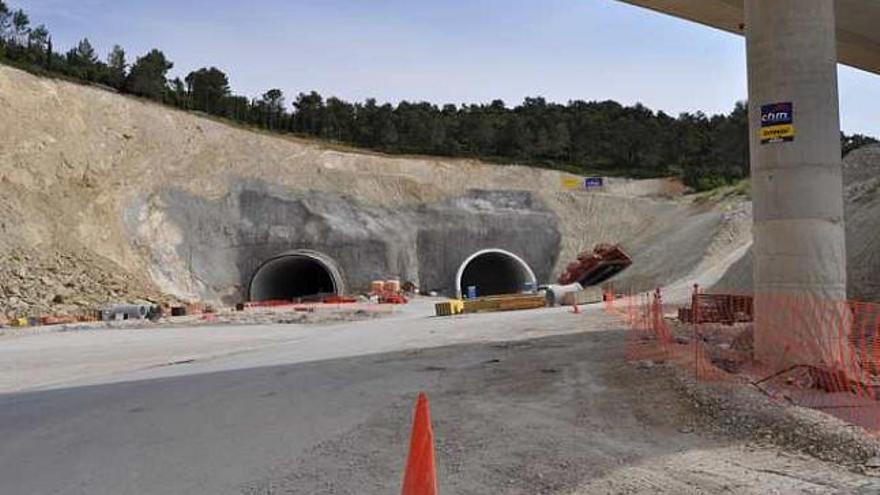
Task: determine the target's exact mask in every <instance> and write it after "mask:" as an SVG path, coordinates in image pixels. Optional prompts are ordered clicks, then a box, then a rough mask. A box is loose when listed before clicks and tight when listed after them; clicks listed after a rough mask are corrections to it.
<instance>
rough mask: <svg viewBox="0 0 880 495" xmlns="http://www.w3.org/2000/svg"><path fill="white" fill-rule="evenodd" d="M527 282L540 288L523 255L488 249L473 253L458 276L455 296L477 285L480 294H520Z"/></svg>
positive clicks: (533, 287) (456, 277)
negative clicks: (521, 256)
mask: <svg viewBox="0 0 880 495" xmlns="http://www.w3.org/2000/svg"><path fill="white" fill-rule="evenodd" d="M527 284H531V287H532V289H535V288H536V287H537V279H536V278H535V273H534V272H533V271H532V269H531V268H530V267H529V265H528V263H526V262H525V261H523V259H522V258H520V257H519V256H517V255H515V254H513V253H511V252H509V251H505V250H503V249H486V250H483V251H479V252H476V253H474V254H472V255H471V256H470V257H469V258H468V259H466V260H465V261H464V263H462V264H461V266H460V267H459V269H458V273H457V274H456V276H455V293H456V294H455V295H456V296H457V297H461V296H462V294H467V291H468V287H471V286H474V287H476V288H477V296H495V295H500V294H518V293H520V292H522V291H523V290H524V289H525V287H526V285H527Z"/></svg>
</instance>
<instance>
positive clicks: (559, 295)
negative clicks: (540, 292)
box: [545, 282, 584, 306]
mask: <svg viewBox="0 0 880 495" xmlns="http://www.w3.org/2000/svg"><path fill="white" fill-rule="evenodd" d="M582 290H584V288H583V286H582V285H581V284H579V283H577V282H575V283H573V284H569V285H548V286H547V292H546V294H545V295H546V297H547V304H548V305H550V306H562V305H563V299H565V295H566V294H569V293H572V292H580V291H582Z"/></svg>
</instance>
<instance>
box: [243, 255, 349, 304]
mask: <svg viewBox="0 0 880 495" xmlns="http://www.w3.org/2000/svg"><path fill="white" fill-rule="evenodd" d="M344 293H345V282H344V279H343V277H342V271H341V270H340V269H339V265H338V264H337V263H336V261H334V260H333V258H331V257H329V256H327V255H325V254H323V253H320V252H318V251H311V250H307V249H297V250H293V251H286V252H284V253H280V254H277V255H275V256H273V257H271V258H269V259H267V260H266V261H264V262H263V263H262V264H261V265H260V266H259V267H258V268H257V269H256V270H254V274H253V275H252V276H251V280H250V283H249V284H248V293H247V299H248V301H271V300H294V299H302V298H309V297H320V296H324V295H341V294H344Z"/></svg>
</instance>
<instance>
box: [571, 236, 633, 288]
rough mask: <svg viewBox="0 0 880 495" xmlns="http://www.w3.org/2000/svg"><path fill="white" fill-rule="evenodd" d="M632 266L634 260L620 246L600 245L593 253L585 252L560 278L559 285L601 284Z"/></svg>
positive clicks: (584, 285) (586, 285) (587, 285)
mask: <svg viewBox="0 0 880 495" xmlns="http://www.w3.org/2000/svg"><path fill="white" fill-rule="evenodd" d="M630 265H632V258H630V257H629V255H628V254H626V252H625V251H624V250H623V248H622V247H621V246H620V245H619V244H598V245H596V247H595V248H593V251H592V252H590V251H584V252H582V253H581V254H579V255H578V257H577V261H575V262H573V263H570V264H569V265H568V267H567V268H566V270H565V272H564V273H563V274H562V275H560V276H559V283H560V284H562V285H569V284H573V283H579V284H581V285H582V286H583V287H590V286H593V285H598V284H601V283H602V282H604V281H606V280H608V279H610V278H611V277H613V276H615V275H617V274H618V273H620V272H622V271H623V270H625V269H626V268H627V267H629V266H630Z"/></svg>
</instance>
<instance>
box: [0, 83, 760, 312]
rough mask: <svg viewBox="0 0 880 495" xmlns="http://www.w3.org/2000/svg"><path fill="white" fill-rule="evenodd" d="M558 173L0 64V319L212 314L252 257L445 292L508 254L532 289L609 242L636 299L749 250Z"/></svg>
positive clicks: (703, 214)
mask: <svg viewBox="0 0 880 495" xmlns="http://www.w3.org/2000/svg"><path fill="white" fill-rule="evenodd" d="M562 177H563V174H561V173H558V172H555V171H549V170H542V169H536V168H530V167H522V166H515V165H507V166H504V165H488V164H484V163H480V162H477V161H472V160H457V159H441V158H432V157H401V156H394V157H392V156H386V155H381V154H376V153H366V152H359V151H354V150H347V149H341V148H337V147H333V146H328V145H325V144H321V143H315V142H311V141H305V140H300V139H295V138H290V137H281V136H277V135H269V134H266V133H262V132H255V131H252V130H246V129H241V128H238V127H235V126H231V125H228V124H226V123H223V122H219V121H216V120H213V119H209V118H205V117H202V116H199V115H195V114H192V113H187V112H182V111H178V110H174V109H169V108H167V107H164V106H161V105H156V104H153V103H150V102H146V101H142V100H139V99H136V98H131V97H126V96H121V95H118V94H114V93H112V92H108V91H106V90H103V89H100V88H94V87H88V86H82V85H77V84H72V83H68V82H63V81H58V80H52V79H44V78H39V77H36V76H33V75H31V74H28V73H25V72H22V71H19V70H16V69H12V68H9V67H5V66H0V233H2V235H0V259H2V261H3V265H4V266H6V267H11V270H12V271H11V273H12V274H13V275H12V276H11V275H8V274H4V275H3V279H2V280H0V285H2V289H0V311H2V312H4V313H6V314H7V315H10V316H11V315H13V314H22V313H35V312H49V311H55V312H59V311H60V312H65V311H73V310H76V309H77V308H80V307H83V306H86V305H90V304H97V303H103V302H110V301H121V300H132V299H148V300H158V299H161V298H162V297H165V296H164V295H173V296H176V297H183V298H198V299H209V300H216V301H222V302H227V303H228V302H232V301H234V300H235V299H237V298H240V297H242V293H243V292H242V291H243V287H244V286H245V285H246V284H247V280H248V279H249V277H250V276H251V273H250V272H249V271H250V270H252V268H253V266H254V263H258V262H259V261H260V258H261V257H262V256H267V255H271V254H270V251H272V250H277V249H282V248H284V247H297V246H299V247H303V245H307V244H315V243H320V242H323V243H324V244H326V245H327V246H330V247H328V249H337V248H338V251H337V252H334V253H331V255H332V254H337V255H339V256H340V257H345V256H349V257H351V258H353V259H354V260H355V261H354V262H353V263H355V264H358V263H360V264H361V265H362V266H365V267H366V268H364V269H362V270H360V269H354V270H352V271H353V272H356V273H355V274H353V275H351V276H352V277H353V278H355V279H356V281H357V282H359V283H362V282H363V280H364V279H366V278H367V277H369V276H377V275H385V276H401V277H404V278H407V279H413V280H414V281H417V282H422V281H425V283H426V284H428V285H442V284H444V283H446V282H447V281H448V279H449V275H448V274H447V273H446V272H447V271H448V270H449V268H448V267H449V266H454V265H455V263H457V262H459V261H458V258H460V257H461V253H462V252H464V250H473V249H478V248H485V247H498V248H504V249H509V250H511V251H513V252H519V253H522V254H523V256H524V258H526V259H527V261H528V262H529V263H530V264H533V265H535V267H536V271H537V272H540V274H541V278H542V280H541V282H547V281H550V280H552V279H555V276H556V275H557V274H558V273H559V272H560V271H561V269H562V268H563V267H564V265H565V264H566V263H568V262H570V261H571V260H572V259H573V258H574V256H575V255H576V254H577V253H578V252H580V251H581V250H583V249H586V248H590V247H592V245H593V244H595V243H598V242H606V241H610V242H621V243H623V244H624V245H625V246H627V247H629V248H630V250H631V251H632V252H633V254H634V256H635V257H636V259H637V264H636V265H635V266H634V267H633V269H632V270H631V271H630V273H629V274H628V280H629V281H630V282H632V283H634V284H638V285H641V286H645V287H649V286H652V285H654V284H657V283H664V284H665V283H669V282H673V281H675V280H679V279H681V280H685V279H688V278H689V277H692V276H695V275H696V274H697V273H698V272H700V271H705V270H706V269H708V268H713V269H717V260H718V259H724V257H725V256H727V255H730V254H731V253H735V252H736V251H737V250H738V249H741V248H742V246H744V245H745V244H747V243H748V236H747V232H745V233H744V231H743V229H742V228H741V226H742V225H744V223H743V221H742V219H741V218H739V217H736V216H731V215H730V210H731V209H736V208H739V206H736V205H732V204H730V203H728V204H720V205H719V204H695V203H694V202H693V201H692V200H691V199H689V198H683V197H680V186H676V185H675V184H673V183H671V182H670V181H666V180H649V181H630V180H625V179H610V180H609V181H608V184H607V186H606V188H605V190H604V191H602V192H596V193H586V192H583V191H580V192H572V191H566V190H564V189H563V188H562V187H561V179H562ZM510 198H517V199H516V200H515V201H513V202H512V203H511V199H510ZM279 205H286V206H284V207H283V208H282V209H281V210H283V211H285V212H287V213H285V214H284V215H281V214H276V213H275V212H277V211H281V210H277V209H276V208H275V207H280V206H279ZM218 219H223V220H224V221H222V222H218V221H217V220H218ZM428 226H429V227H431V228H432V230H426V228H425V227H428ZM502 228H503V230H504V235H502V234H501V233H500V232H501V229H502ZM437 229H441V230H442V231H438V230H437ZM443 229H445V230H443ZM493 229H494V230H493ZM746 230H747V229H746ZM430 231H433V233H432V234H430V235H428V234H426V232H430ZM508 234H509V235H508ZM420 239H421V245H420ZM493 244H499V245H493ZM333 246H335V248H334V247H333ZM658 246H661V247H658ZM662 246H666V247H662ZM305 247H309V246H305ZM325 247H326V246H325ZM257 248H260V249H262V251H261V250H260V249H257ZM361 248H364V249H361ZM345 249H348V250H349V251H345ZM346 252H349V253H362V252H363V253H368V254H369V255H368V256H366V257H365V258H358V256H355V255H354V254H346ZM426 253H427V254H426ZM64 259H69V260H73V261H74V262H73V263H71V264H70V267H68V268H63V269H62V268H61V263H60V262H57V263H56V262H55V261H53V260H64ZM56 265H57V266H56ZM65 266H67V265H65ZM640 266H641V267H643V269H642V268H639V267H640ZM21 267H23V268H25V270H26V272H25V273H24V274H23V276H21V277H18V276H16V275H17V274H18V272H19V271H20V270H19V268H21ZM358 270H360V271H358ZM3 273H6V272H3ZM77 281H79V282H77ZM350 285H352V286H353V287H355V288H357V286H358V284H357V283H353V284H350ZM22 287H37V289H35V290H32V291H29V292H28V293H27V295H26V297H24V298H23V297H20V296H16V295H15V293H16V291H18V292H19V293H20V292H21V291H22V290H21V288H22ZM61 289H67V291H64V290H61ZM68 292H69V293H68ZM57 295H60V297H58V298H56V296H57Z"/></svg>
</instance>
